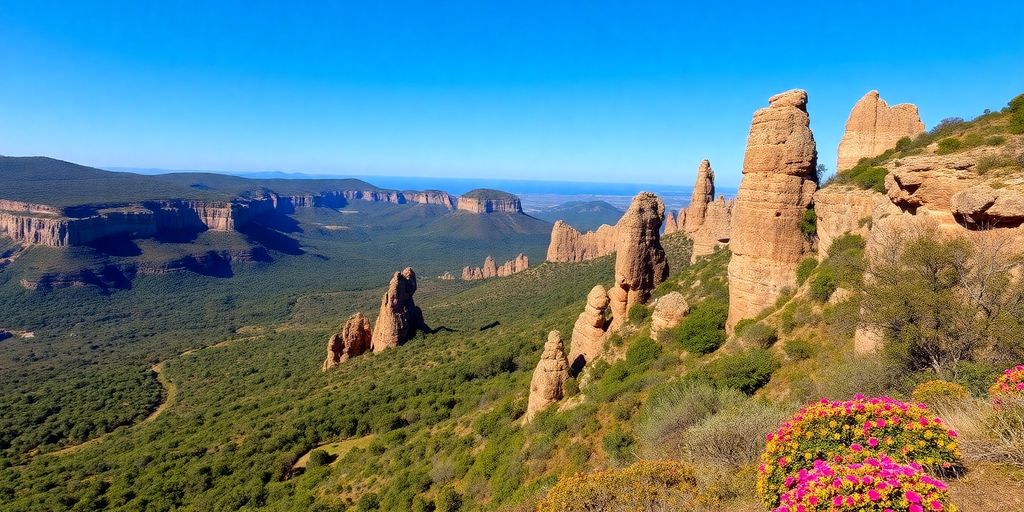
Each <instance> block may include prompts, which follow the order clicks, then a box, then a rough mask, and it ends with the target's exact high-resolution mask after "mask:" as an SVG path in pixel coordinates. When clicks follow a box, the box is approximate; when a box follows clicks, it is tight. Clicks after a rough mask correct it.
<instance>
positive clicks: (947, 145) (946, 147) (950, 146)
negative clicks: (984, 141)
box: [935, 137, 964, 155]
mask: <svg viewBox="0 0 1024 512" xmlns="http://www.w3.org/2000/svg"><path fill="white" fill-rule="evenodd" d="M962 147H964V144H963V143H961V142H960V139H957V138H954V137H946V138H945V139H942V140H940V141H939V147H938V149H936V150H935V154H937V155H948V154H950V153H955V152H957V151H959V150H960V149H961V148H962Z"/></svg>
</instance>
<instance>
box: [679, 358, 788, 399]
mask: <svg viewBox="0 0 1024 512" xmlns="http://www.w3.org/2000/svg"><path fill="white" fill-rule="evenodd" d="M779 366H780V364H779V362H778V361H776V360H775V357H774V356H772V353H771V351H769V350H767V349H763V348H753V349H749V350H745V351H743V352H738V353H735V354H729V355H723V356H721V357H718V358H716V359H712V360H711V361H710V362H709V363H708V364H706V365H704V366H702V367H700V368H697V369H696V370H695V371H694V372H693V373H692V374H691V375H690V376H689V378H692V379H696V380H698V381H704V382H710V383H714V384H716V385H719V386H725V387H729V388H735V389H738V390H740V391H742V392H744V393H746V394H748V395H752V394H754V392H755V391H757V390H758V389H760V388H761V386H764V385H765V384H767V383H768V379H770V378H771V376H772V372H774V371H775V370H777V369H778V368H779Z"/></svg>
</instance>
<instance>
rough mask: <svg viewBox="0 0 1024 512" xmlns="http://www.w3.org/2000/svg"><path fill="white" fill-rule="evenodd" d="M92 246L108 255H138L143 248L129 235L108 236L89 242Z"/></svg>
mask: <svg viewBox="0 0 1024 512" xmlns="http://www.w3.org/2000/svg"><path fill="white" fill-rule="evenodd" d="M89 246H90V247H92V248H93V249H96V250H97V251H99V252H101V253H103V254H105V255H107V256H138V255H140V254H142V249H141V248H139V246H138V245H137V244H136V243H135V242H134V241H133V240H132V239H131V238H128V237H127V236H108V237H105V238H100V239H99V240H95V241H93V242H92V243H90V244H89Z"/></svg>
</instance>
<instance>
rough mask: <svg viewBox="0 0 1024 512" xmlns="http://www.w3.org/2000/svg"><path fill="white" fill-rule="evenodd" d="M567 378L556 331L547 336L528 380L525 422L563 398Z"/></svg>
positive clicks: (566, 367) (567, 363)
mask: <svg viewBox="0 0 1024 512" xmlns="http://www.w3.org/2000/svg"><path fill="white" fill-rule="evenodd" d="M568 378H569V362H568V361H567V360H566V359H565V350H564V348H563V347H562V335H561V334H560V333H559V332H558V331H551V332H550V333H549V334H548V341H547V343H545V344H544V352H543V353H542V354H541V356H540V362H538V363H537V368H536V369H534V370H533V379H531V380H530V399H529V401H528V402H527V405H526V418H525V421H526V422H527V423H529V422H530V421H533V418H534V417H535V416H537V414H538V413H539V412H541V411H543V410H544V409H546V408H547V407H548V406H550V405H551V404H553V403H555V402H558V401H559V400H561V399H562V398H564V397H565V381H566V380H568Z"/></svg>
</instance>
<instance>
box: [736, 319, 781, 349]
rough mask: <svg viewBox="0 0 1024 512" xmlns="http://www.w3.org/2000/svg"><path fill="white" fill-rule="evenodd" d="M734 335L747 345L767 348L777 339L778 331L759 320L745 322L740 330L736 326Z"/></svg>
mask: <svg viewBox="0 0 1024 512" xmlns="http://www.w3.org/2000/svg"><path fill="white" fill-rule="evenodd" d="M736 336H737V337H739V338H740V339H741V340H743V341H744V342H746V343H747V345H748V346H755V347H761V348H769V347H771V346H772V345H774V344H775V342H776V341H779V333H778V332H777V331H776V330H775V328H774V327H769V326H767V325H765V324H762V323H760V322H755V323H751V324H747V325H745V326H744V327H743V329H742V330H741V329H740V328H739V327H737V328H736Z"/></svg>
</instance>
